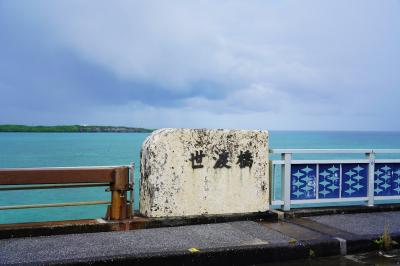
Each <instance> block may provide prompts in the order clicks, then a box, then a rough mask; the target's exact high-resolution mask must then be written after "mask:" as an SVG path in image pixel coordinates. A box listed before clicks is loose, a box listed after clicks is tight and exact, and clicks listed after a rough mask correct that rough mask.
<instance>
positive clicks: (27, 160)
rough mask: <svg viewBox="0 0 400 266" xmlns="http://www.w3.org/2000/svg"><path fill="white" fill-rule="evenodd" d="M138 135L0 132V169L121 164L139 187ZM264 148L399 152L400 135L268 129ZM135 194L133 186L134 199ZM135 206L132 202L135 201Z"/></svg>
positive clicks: (93, 210)
mask: <svg viewBox="0 0 400 266" xmlns="http://www.w3.org/2000/svg"><path fill="white" fill-rule="evenodd" d="M147 136H148V134H142V133H0V168H10V167H50V166H96V165H127V164H129V163H131V162H135V164H136V166H137V168H136V171H135V183H136V184H139V180H138V179H139V169H138V168H139V155H140V147H141V145H142V142H143V141H144V139H145V138H146V137H147ZM270 148H272V149H273V148H340V149H351V148H391V149H393V148H400V132H328V131H325V132H322V131H321V132H317V131H270ZM137 196H138V186H136V191H135V199H137ZM109 197H110V195H109V193H108V192H105V191H104V188H81V189H54V190H42V191H40V190H35V191H12V192H11V191H10V192H0V205H2V206H3V205H19V204H39V203H60V202H72V201H91V200H109ZM135 208H136V209H137V208H138V201H137V200H135ZM104 214H105V206H104V205H99V206H85V207H64V208H45V209H28V210H12V211H0V223H12V222H28V221H46V220H67V219H84V218H99V217H103V216H104Z"/></svg>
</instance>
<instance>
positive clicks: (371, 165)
mask: <svg viewBox="0 0 400 266" xmlns="http://www.w3.org/2000/svg"><path fill="white" fill-rule="evenodd" d="M366 155H367V157H368V160H369V164H368V206H374V181H375V180H374V175H375V153H374V151H372V152H370V153H367V154H366Z"/></svg>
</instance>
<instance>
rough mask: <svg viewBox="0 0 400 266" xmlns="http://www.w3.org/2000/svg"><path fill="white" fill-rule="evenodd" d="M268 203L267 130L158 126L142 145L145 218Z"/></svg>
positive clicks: (237, 209) (253, 207)
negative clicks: (160, 127) (158, 128)
mask: <svg viewBox="0 0 400 266" xmlns="http://www.w3.org/2000/svg"><path fill="white" fill-rule="evenodd" d="M268 202H269V178H268V132H267V131H246V130H206V129H160V130H157V131H155V132H154V133H153V134H151V135H150V136H149V137H148V138H147V139H146V140H145V142H144V144H143V146H142V152H141V187H140V202H139V205H140V212H141V213H142V214H143V215H145V216H148V217H167V216H187V215H204V214H228V213H248V212H260V211H266V210H267V209H268V206H269V205H268Z"/></svg>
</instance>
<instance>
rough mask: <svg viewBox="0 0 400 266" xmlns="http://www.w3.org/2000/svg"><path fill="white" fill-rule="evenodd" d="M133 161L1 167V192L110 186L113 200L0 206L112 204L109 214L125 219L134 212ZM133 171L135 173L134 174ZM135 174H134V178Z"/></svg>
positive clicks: (11, 207)
mask: <svg viewBox="0 0 400 266" xmlns="http://www.w3.org/2000/svg"><path fill="white" fill-rule="evenodd" d="M133 170H134V169H133V165H131V166H104V167H55V168H9V169H0V192H1V191H10V190H30V189H59V188H82V187H100V186H108V187H109V188H108V189H107V190H106V191H110V192H111V201H85V202H67V203H55V204H31V205H12V206H0V210H12V209H28V208H47V207H64V206H82V205H98V204H110V205H109V206H108V208H107V214H106V217H107V219H109V220H122V219H125V218H129V217H130V216H131V214H132V204H133V200H132V199H133V194H132V192H131V199H130V201H129V200H128V198H127V191H132V190H133ZM130 172H131V175H130ZM130 177H131V178H130Z"/></svg>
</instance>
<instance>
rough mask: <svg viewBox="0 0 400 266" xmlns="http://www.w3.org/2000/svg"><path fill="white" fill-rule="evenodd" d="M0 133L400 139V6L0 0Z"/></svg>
mask: <svg viewBox="0 0 400 266" xmlns="http://www.w3.org/2000/svg"><path fill="white" fill-rule="evenodd" d="M0 108H1V109H0V124H5V123H18V124H46V125H47V124H103V125H126V126H138V127H149V128H160V127H210V128H249V129H290V130H307V129H313V130H400V122H399V121H400V120H399V118H398V117H399V113H400V1H399V0H385V1H382V0H376V1H365V0H360V1H352V0H343V1H339V0H335V1H319V0H318V1H317V0H316V1H307V0H302V1H296V0H293V1H272V0H271V1H267V0H260V1H243V0H242V1H228V0H220V1H218V0H217V1H216V0H210V1H174V0H168V1H167V0H165V1H162V0H159V1H149V0H146V1H103V0H92V1H90V0H80V1H74V0H65V1H62V0H58V1H53V0H49V1H41V0H35V1H15V0H9V1H7V0H0Z"/></svg>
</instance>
